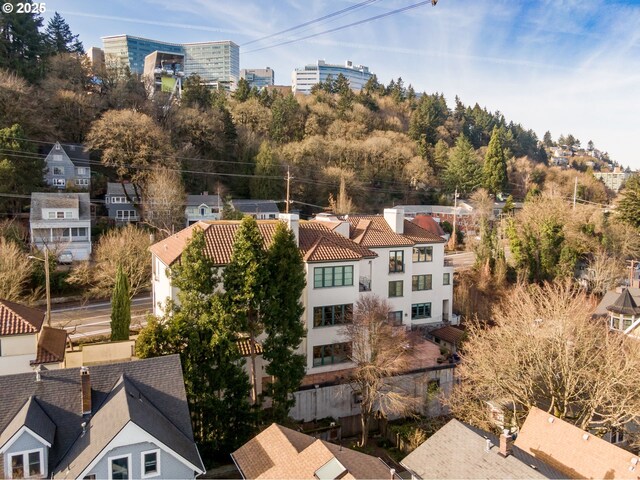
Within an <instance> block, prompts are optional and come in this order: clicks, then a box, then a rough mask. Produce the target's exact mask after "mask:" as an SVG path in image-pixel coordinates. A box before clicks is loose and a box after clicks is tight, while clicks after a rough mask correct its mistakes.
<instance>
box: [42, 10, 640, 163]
mask: <svg viewBox="0 0 640 480" xmlns="http://www.w3.org/2000/svg"><path fill="white" fill-rule="evenodd" d="M418 2H419V0H371V1H369V2H368V3H367V4H366V5H364V6H361V7H358V8H354V9H352V10H350V11H349V12H348V13H347V14H344V15H340V16H336V17H333V18H331V19H330V21H324V22H320V23H314V24H312V25H307V26H305V27H304V28H301V29H297V30H293V31H290V32H287V33H285V34H283V35H281V36H277V37H272V38H269V39H266V40H262V41H258V42H252V41H254V40H258V39H261V38H263V37H265V36H267V35H271V34H274V33H277V32H280V31H282V30H285V29H288V28H290V27H294V26H297V25H300V24H302V23H306V22H308V21H311V20H314V19H317V18H319V17H323V16H325V15H327V14H330V13H333V12H336V11H339V10H342V9H345V8H348V7H353V6H356V5H357V4H359V3H362V0H184V1H179V0H178V1H176V0H109V1H101V2H97V1H87V0H50V1H48V2H47V3H46V8H47V13H46V14H45V20H48V18H49V17H50V16H51V15H52V14H53V12H54V11H58V12H59V13H60V14H61V15H62V16H63V17H64V18H65V20H66V21H67V23H68V24H69V25H70V27H71V30H72V31H73V33H77V34H79V35H80V40H81V41H82V42H83V44H84V46H85V49H88V48H89V47H92V46H98V47H101V46H102V41H101V39H100V38H101V37H103V36H108V35H117V34H125V33H126V34H129V35H136V36H141V37H147V38H153V39H156V40H163V41H169V42H176V43H182V42H198V41H212V40H232V41H234V42H235V43H237V44H238V45H240V68H264V67H266V66H270V67H271V68H273V69H274V71H275V76H276V83H277V84H281V85H290V84H291V72H292V71H293V70H294V69H295V68H300V67H303V66H304V65H306V64H313V63H315V62H316V61H317V60H319V59H322V60H326V61H327V62H328V63H337V64H343V63H344V62H345V61H346V60H351V61H353V63H354V64H361V65H366V66H368V67H369V69H370V71H372V72H373V73H375V74H376V75H377V76H378V79H379V80H380V81H381V82H384V83H385V84H386V83H388V82H389V81H390V80H391V79H395V78H398V77H402V79H403V81H404V82H405V85H408V84H412V85H413V87H414V88H415V90H416V91H419V92H427V93H434V92H441V93H443V94H444V96H445V98H446V99H447V102H448V104H449V107H453V105H454V99H455V96H456V95H458V96H459V97H460V99H461V100H462V102H463V103H465V104H470V105H474V104H475V103H478V104H479V105H480V106H481V107H486V108H487V109H488V110H490V111H496V110H499V111H500V112H502V113H503V114H504V115H505V117H506V119H507V120H508V121H513V122H515V123H520V124H522V125H523V126H524V127H525V128H527V129H529V128H531V129H533V130H534V131H535V132H536V133H537V134H538V137H539V138H542V136H543V135H544V133H545V132H546V131H547V130H549V131H550V132H551V134H552V136H553V138H554V139H557V138H558V137H559V136H560V134H565V135H566V134H569V133H571V134H573V135H574V136H575V137H576V138H578V139H579V140H580V141H581V142H582V144H583V145H585V146H586V144H587V142H588V141H589V140H592V141H593V142H594V144H595V147H596V148H598V149H600V150H603V151H607V152H608V153H609V155H610V157H611V158H612V159H613V160H615V161H617V162H619V163H621V164H622V165H624V166H630V167H631V168H633V169H640V148H639V146H638V141H639V140H640V0H625V1H623V0H617V1H615V0H439V1H438V3H437V5H436V6H435V7H434V6H431V4H426V5H423V6H420V7H417V8H413V9H410V10H406V11H404V12H401V13H398V14H393V15H389V16H387V17H385V18H381V19H378V20H374V21H371V22H368V23H362V24H360V25H357V26H353V27H350V28H346V29H343V30H340V31H336V32H332V33H329V34H325V35H319V36H316V37H314V38H310V39H307V40H302V41H297V42H293V43H290V44H287V45H282V46H276V47H271V48H265V49H262V47H269V46H272V45H274V44H277V43H281V42H285V41H288V40H295V39H299V38H301V37H305V36H308V35H311V34H314V33H320V32H324V31H326V30H330V29H333V28H336V27H339V26H342V25H346V24H350V23H353V22H357V21H360V20H364V19H367V18H370V17H374V16H377V15H382V14H385V13H389V12H391V11H393V10H395V9H399V8H403V7H406V6H409V5H412V4H415V3H418ZM249 42H252V43H249Z"/></svg>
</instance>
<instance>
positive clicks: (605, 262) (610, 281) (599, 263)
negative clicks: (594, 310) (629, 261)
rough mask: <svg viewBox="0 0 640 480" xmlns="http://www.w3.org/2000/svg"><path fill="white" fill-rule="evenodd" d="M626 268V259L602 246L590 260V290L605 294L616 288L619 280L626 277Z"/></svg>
mask: <svg viewBox="0 0 640 480" xmlns="http://www.w3.org/2000/svg"><path fill="white" fill-rule="evenodd" d="M624 270H625V264H624V261H622V260H621V259H620V258H617V257H615V256H614V255H612V254H610V253H608V252H607V251H606V250H605V249H603V248H600V249H599V250H598V251H597V252H595V253H594V254H593V256H592V257H591V259H590V261H589V267H588V287H589V290H590V291H591V292H593V293H595V294H596V295H604V294H605V293H607V292H608V291H609V290H611V289H613V288H615V286H616V285H617V284H618V281H619V280H620V279H621V278H623V277H624V273H625V272H624Z"/></svg>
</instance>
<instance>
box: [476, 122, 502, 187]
mask: <svg viewBox="0 0 640 480" xmlns="http://www.w3.org/2000/svg"><path fill="white" fill-rule="evenodd" d="M482 176H483V180H484V187H485V188H486V189H487V190H488V191H489V193H493V194H494V195H495V194H497V193H500V192H503V191H505V190H506V188H507V159H506V158H505V155H504V148H503V147H502V132H501V131H500V129H499V128H498V127H493V132H492V134H491V140H490V141H489V148H488V149H487V154H486V155H485V157H484V167H483V170H482Z"/></svg>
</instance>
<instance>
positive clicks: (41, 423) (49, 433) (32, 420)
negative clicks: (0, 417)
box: [0, 397, 56, 448]
mask: <svg viewBox="0 0 640 480" xmlns="http://www.w3.org/2000/svg"><path fill="white" fill-rule="evenodd" d="M22 427H27V428H28V429H29V430H31V431H32V432H33V433H35V434H36V435H39V436H40V437H42V439H43V440H45V441H46V442H48V443H49V444H53V439H54V436H55V432H56V425H55V423H53V420H51V418H49V416H48V415H47V414H46V413H45V412H44V410H42V407H41V406H40V404H39V403H38V401H37V400H36V399H35V398H34V397H29V398H28V399H27V401H26V403H25V404H24V406H23V407H22V408H21V409H20V410H19V411H18V413H17V414H16V416H15V417H13V420H12V421H11V423H10V424H9V425H7V427H6V428H5V429H4V431H3V432H2V434H1V435H0V448H2V447H3V446H4V444H5V443H7V442H8V441H9V440H10V439H11V438H12V437H13V436H14V435H15V434H16V433H17V432H18V431H20V429H21V428H22Z"/></svg>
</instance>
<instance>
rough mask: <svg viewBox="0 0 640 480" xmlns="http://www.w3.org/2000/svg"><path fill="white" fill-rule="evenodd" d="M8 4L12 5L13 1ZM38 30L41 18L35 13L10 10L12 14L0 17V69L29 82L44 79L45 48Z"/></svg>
mask: <svg viewBox="0 0 640 480" xmlns="http://www.w3.org/2000/svg"><path fill="white" fill-rule="evenodd" d="M9 3H11V4H13V5H14V6H15V5H16V2H15V1H14V0H11V1H9ZM24 3H29V4H30V6H31V5H34V4H31V2H24ZM34 10H36V9H35V8H32V11H34ZM40 27H42V17H40V16H38V14H37V13H26V12H20V13H19V12H18V9H17V8H14V9H13V12H11V13H2V14H1V15H0V68H5V69H7V70H10V71H12V72H15V73H17V74H18V75H19V76H21V77H23V78H25V79H27V80H29V81H31V82H33V81H36V80H38V79H40V78H42V77H43V76H44V62H43V60H44V59H45V57H46V53H47V45H46V43H45V37H44V35H43V34H42V33H40V30H39V29H40Z"/></svg>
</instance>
